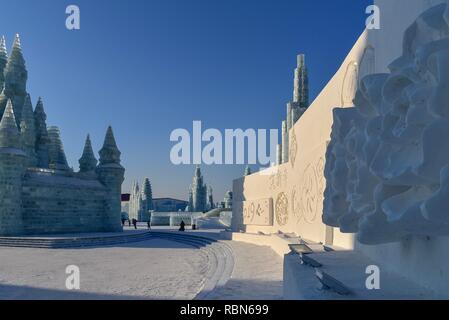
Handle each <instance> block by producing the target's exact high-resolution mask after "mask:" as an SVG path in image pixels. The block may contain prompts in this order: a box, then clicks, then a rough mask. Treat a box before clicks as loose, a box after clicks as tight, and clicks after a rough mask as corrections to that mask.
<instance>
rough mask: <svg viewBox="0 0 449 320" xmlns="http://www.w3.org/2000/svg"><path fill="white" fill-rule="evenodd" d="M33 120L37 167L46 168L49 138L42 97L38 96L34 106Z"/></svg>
mask: <svg viewBox="0 0 449 320" xmlns="http://www.w3.org/2000/svg"><path fill="white" fill-rule="evenodd" d="M34 120H35V130H36V154H37V159H38V163H37V165H38V167H39V168H48V166H49V144H50V139H49V137H48V131H47V123H46V121H47V115H46V114H45V111H44V104H43V102H42V98H40V97H39V100H38V101H37V105H36V108H35V109H34Z"/></svg>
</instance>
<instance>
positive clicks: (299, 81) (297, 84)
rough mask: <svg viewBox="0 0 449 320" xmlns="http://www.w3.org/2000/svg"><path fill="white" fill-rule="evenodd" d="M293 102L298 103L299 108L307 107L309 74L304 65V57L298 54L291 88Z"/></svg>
mask: <svg viewBox="0 0 449 320" xmlns="http://www.w3.org/2000/svg"><path fill="white" fill-rule="evenodd" d="M293 102H295V103H299V107H300V108H308V107H309V75H308V71H307V67H306V57H305V55H304V54H299V55H298V57H297V68H296V69H295V80H294V90H293Z"/></svg>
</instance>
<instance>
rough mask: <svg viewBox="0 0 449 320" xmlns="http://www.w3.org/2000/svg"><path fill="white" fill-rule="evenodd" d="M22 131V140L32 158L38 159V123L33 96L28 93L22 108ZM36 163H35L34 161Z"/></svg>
mask: <svg viewBox="0 0 449 320" xmlns="http://www.w3.org/2000/svg"><path fill="white" fill-rule="evenodd" d="M20 132H21V134H22V141H23V146H24V148H25V151H26V152H27V154H28V155H29V156H30V158H31V159H33V160H35V159H36V152H35V147H36V124H35V119H34V113H33V105H32V104H31V97H30V95H29V94H28V95H27V97H26V98H25V103H24V104H23V108H22V120H21V122H20ZM33 165H35V163H33Z"/></svg>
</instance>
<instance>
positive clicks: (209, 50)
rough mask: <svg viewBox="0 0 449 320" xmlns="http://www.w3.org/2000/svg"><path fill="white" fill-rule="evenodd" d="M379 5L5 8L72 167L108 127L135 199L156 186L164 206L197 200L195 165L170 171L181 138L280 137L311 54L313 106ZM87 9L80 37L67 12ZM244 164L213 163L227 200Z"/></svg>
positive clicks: (214, 178)
mask: <svg viewBox="0 0 449 320" xmlns="http://www.w3.org/2000/svg"><path fill="white" fill-rule="evenodd" d="M371 2H372V1H371V0H322V1H312V0H295V1H288V0H226V1H218V0H128V1H125V0H72V1H63V0H39V1H37V0H14V1H5V0H1V8H2V18H1V19H0V34H4V35H5V36H6V38H7V42H8V48H10V47H11V45H12V40H13V37H14V34H15V33H20V35H21V39H22V47H23V50H24V54H25V59H26V61H27V67H28V71H29V80H28V91H29V92H30V93H31V96H32V99H33V103H34V104H35V102H36V100H37V97H38V96H42V97H43V99H44V103H45V107H46V111H47V115H48V124H49V125H58V126H59V127H60V128H61V131H62V138H63V142H64V146H65V150H66V154H67V158H68V161H69V163H70V165H71V166H74V167H75V168H78V158H79V157H80V156H81V153H82V149H83V144H84V139H85V136H86V134H87V133H90V134H91V137H92V140H93V141H92V142H93V146H94V149H95V151H98V150H99V149H100V147H101V144H102V142H103V138H104V134H105V132H106V128H107V126H108V125H112V126H113V128H114V131H115V135H116V139H117V143H118V145H119V148H120V149H121V151H122V160H123V165H124V166H125V167H126V169H127V172H126V181H125V184H124V191H128V190H129V187H130V185H131V183H132V181H133V180H134V179H139V180H143V178H144V177H149V178H150V180H151V181H152V184H153V191H154V195H155V196H156V197H165V196H170V197H177V198H184V199H186V198H187V192H188V186H189V184H190V182H191V178H192V176H193V172H194V167H193V166H174V165H172V164H171V162H170V158H169V155H170V149H171V147H172V146H173V143H171V142H170V141H169V137H170V133H171V131H172V130H174V129H176V128H186V129H189V128H191V127H192V121H193V120H201V121H202V122H203V127H205V128H217V129H220V130H222V131H223V132H224V129H227V128H229V129H235V128H243V129H247V128H255V129H259V128H261V129H272V128H279V127H280V122H281V121H282V120H283V119H284V117H285V105H286V103H287V102H288V101H289V100H290V99H291V96H292V91H293V88H292V81H293V69H294V68H295V64H296V55H297V54H298V53H305V54H306V61H307V64H308V68H309V73H310V75H309V76H310V87H311V98H312V99H313V98H314V97H315V96H316V95H317V94H318V93H319V91H320V90H321V89H322V88H323V87H324V85H325V84H326V83H327V81H328V80H329V79H330V77H332V75H333V74H334V73H335V71H336V70H337V68H338V67H339V65H340V64H341V62H342V61H343V59H344V57H345V56H346V54H347V52H348V51H349V49H350V48H351V47H352V45H353V43H354V42H355V41H356V39H357V38H358V36H359V35H360V34H361V32H362V31H363V28H364V22H365V19H366V17H367V15H366V14H365V8H366V7H367V6H368V5H369V4H370V3H371ZM69 4H76V5H78V6H79V8H80V10H81V30H78V31H69V30H67V29H66V28H65V19H66V14H65V9H66V7H67V6H68V5H69ZM243 170H244V168H243V167H242V166H236V165H235V166H203V167H202V171H203V173H204V176H205V181H206V183H208V184H210V185H211V186H212V187H213V188H214V196H215V199H216V200H219V199H222V198H223V196H224V193H225V191H226V190H228V189H231V188H232V180H233V179H235V178H238V177H239V176H241V175H242V173H243Z"/></svg>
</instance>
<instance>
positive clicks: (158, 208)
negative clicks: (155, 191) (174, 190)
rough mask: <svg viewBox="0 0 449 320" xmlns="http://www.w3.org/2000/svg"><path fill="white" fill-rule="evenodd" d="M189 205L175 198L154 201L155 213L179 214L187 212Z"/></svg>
mask: <svg viewBox="0 0 449 320" xmlns="http://www.w3.org/2000/svg"><path fill="white" fill-rule="evenodd" d="M188 204H189V203H188V202H187V201H184V200H178V199H173V198H157V199H153V208H154V211H155V212H178V211H185V209H186V208H187V205H188Z"/></svg>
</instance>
